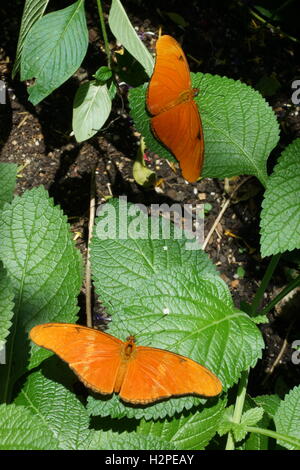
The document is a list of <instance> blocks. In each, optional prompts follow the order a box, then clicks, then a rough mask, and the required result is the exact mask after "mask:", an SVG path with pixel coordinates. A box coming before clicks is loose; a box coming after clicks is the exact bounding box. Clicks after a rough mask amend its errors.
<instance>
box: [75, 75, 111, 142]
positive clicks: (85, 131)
mask: <svg viewBox="0 0 300 470" xmlns="http://www.w3.org/2000/svg"><path fill="white" fill-rule="evenodd" d="M110 111H111V99H110V96H109V92H108V89H107V86H106V84H105V85H100V84H97V83H96V82H95V81H92V82H86V83H84V84H83V85H81V86H80V87H79V88H78V90H77V92H76V95H75V99H74V105H73V121H72V125H73V131H74V134H75V137H76V140H77V142H83V141H84V140H87V139H90V138H91V137H93V135H95V134H96V133H97V132H98V131H99V130H100V129H101V127H102V126H103V124H104V123H105V121H106V120H107V118H108V116H109V114H110Z"/></svg>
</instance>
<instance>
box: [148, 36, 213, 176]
mask: <svg viewBox="0 0 300 470" xmlns="http://www.w3.org/2000/svg"><path fill="white" fill-rule="evenodd" d="M197 92H198V90H197V89H196V88H192V83H191V77H190V69H189V66H188V63H187V60H186V57H185V55H184V52H183V50H182V49H181V47H180V45H179V44H178V42H177V41H175V39H173V38H172V37H171V36H167V35H166V36H161V37H160V38H159V39H158V41H157V43H156V62H155V67H154V72H153V75H152V77H151V80H150V84H149V87H148V92H147V108H148V111H149V113H150V114H151V115H152V116H153V117H152V118H151V128H152V132H153V134H154V135H155V137H157V138H158V139H159V140H160V141H161V142H162V143H163V144H164V145H165V146H166V147H167V148H168V149H169V150H170V151H171V152H172V153H173V154H174V155H175V157H176V159H177V160H178V161H179V164H180V167H181V170H182V174H183V176H184V178H185V179H186V180H188V181H189V182H191V183H193V182H195V181H196V180H197V179H198V178H199V176H200V173H201V170H202V165H203V154H204V138H203V130H202V123H201V118H200V115H199V111H198V108H197V105H196V103H195V101H194V97H195V96H196V94H197Z"/></svg>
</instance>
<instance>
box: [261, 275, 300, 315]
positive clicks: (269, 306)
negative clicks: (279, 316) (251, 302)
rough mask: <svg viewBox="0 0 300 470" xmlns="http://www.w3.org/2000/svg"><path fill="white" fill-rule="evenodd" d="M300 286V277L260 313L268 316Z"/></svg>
mask: <svg viewBox="0 0 300 470" xmlns="http://www.w3.org/2000/svg"><path fill="white" fill-rule="evenodd" d="M297 286H300V275H299V276H297V277H296V279H294V280H293V281H292V282H290V284H288V285H287V286H286V287H285V288H284V289H282V291H281V292H279V294H278V295H276V297H275V298H274V299H273V300H272V301H271V302H270V303H269V304H268V305H267V306H266V307H265V308H263V309H262V311H261V312H260V315H266V314H267V313H268V312H269V311H270V310H272V308H273V307H275V305H276V304H277V303H278V302H279V301H280V300H281V299H283V298H284V297H285V296H286V295H287V294H288V293H289V292H291V291H292V290H293V289H295V287H297Z"/></svg>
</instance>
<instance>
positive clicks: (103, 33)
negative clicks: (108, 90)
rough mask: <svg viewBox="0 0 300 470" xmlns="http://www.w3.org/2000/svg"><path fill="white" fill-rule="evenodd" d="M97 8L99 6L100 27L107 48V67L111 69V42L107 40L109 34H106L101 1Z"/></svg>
mask: <svg viewBox="0 0 300 470" xmlns="http://www.w3.org/2000/svg"><path fill="white" fill-rule="evenodd" d="M97 6H98V13H99V19H100V26H101V31H102V35H103V39H104V47H105V53H106V56H107V66H108V68H109V69H111V54H110V48H109V42H108V38H107V33H106V27H105V21H104V15H103V9H102V5H101V0H97Z"/></svg>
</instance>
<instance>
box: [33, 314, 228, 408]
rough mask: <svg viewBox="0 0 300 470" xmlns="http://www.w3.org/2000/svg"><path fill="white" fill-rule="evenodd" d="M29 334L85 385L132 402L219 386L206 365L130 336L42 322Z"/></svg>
mask: <svg viewBox="0 0 300 470" xmlns="http://www.w3.org/2000/svg"><path fill="white" fill-rule="evenodd" d="M30 338H31V339H32V341H34V342H35V343H36V344H37V345H38V346H42V347H44V348H46V349H49V350H51V351H53V352H55V353H56V354H57V355H58V356H59V357H60V358H61V359H63V360H64V361H66V362H67V363H68V364H69V366H70V367H71V369H72V370H73V371H74V372H75V373H76V374H77V375H78V377H79V378H80V380H81V381H82V382H83V383H84V384H85V385H86V386H87V387H89V388H91V389H92V390H94V391H96V392H98V393H102V394H112V393H113V392H115V393H118V394H119V396H120V398H121V399H122V400H124V401H125V402H129V403H132V404H147V403H153V402H155V401H158V400H160V399H163V398H168V397H171V396H180V395H191V394H196V395H201V396H215V395H218V394H219V393H220V392H221V390H222V384H221V382H220V381H219V379H218V378H217V377H216V376H215V375H214V374H213V373H212V372H210V371H209V370H208V369H206V368H205V367H204V366H202V365H200V364H198V363H197V362H195V361H193V360H192V359H189V358H187V357H185V356H180V355H179V354H175V353H172V352H170V351H166V350H164V349H158V348H151V347H147V346H137V345H136V343H135V338H134V336H130V337H129V338H127V340H126V341H121V340H120V339H118V338H116V337H114V336H112V335H109V334H107V333H103V332H101V331H98V330H95V329H93V328H87V327H83V326H78V325H74V324H68V323H46V324H44V325H37V326H35V327H34V328H32V330H31V332H30Z"/></svg>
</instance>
